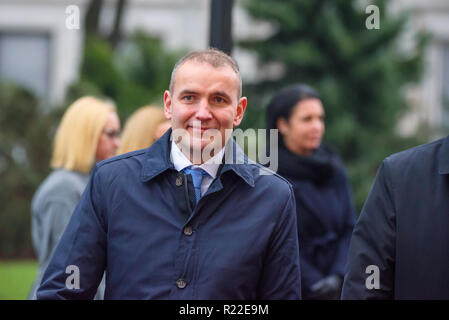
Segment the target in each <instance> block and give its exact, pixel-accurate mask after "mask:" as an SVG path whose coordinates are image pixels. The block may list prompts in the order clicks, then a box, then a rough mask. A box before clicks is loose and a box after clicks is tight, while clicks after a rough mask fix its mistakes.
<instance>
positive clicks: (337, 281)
mask: <svg viewBox="0 0 449 320" xmlns="http://www.w3.org/2000/svg"><path fill="white" fill-rule="evenodd" d="M267 120H268V121H267V124H268V128H269V129H278V130H279V141H278V146H279V149H278V155H279V158H278V174H280V175H281V176H283V177H285V178H287V179H288V180H289V181H290V183H291V184H292V186H293V190H294V192H295V198H296V207H297V222H298V235H299V247H300V258H301V274H302V275H301V281H302V296H303V298H304V299H339V297H340V293H341V286H342V282H343V275H344V265H345V263H346V256H347V251H348V247H349V242H350V238H351V233H352V229H353V226H354V220H355V211H354V207H353V204H352V200H351V196H350V187H349V182H348V179H347V177H346V174H345V171H344V168H343V166H342V164H341V162H340V161H339V159H338V157H337V156H336V154H335V153H334V152H333V151H332V150H331V149H330V148H329V147H326V146H325V145H324V144H322V138H323V134H324V129H325V125H324V107H323V104H322V101H321V98H320V96H319V94H318V92H317V91H316V90H314V89H313V88H311V87H309V86H307V85H303V84H298V85H292V86H289V87H285V88H283V89H282V90H280V91H279V92H278V93H277V94H276V95H275V96H274V97H273V99H272V100H271V102H270V104H269V106H268V110H267Z"/></svg>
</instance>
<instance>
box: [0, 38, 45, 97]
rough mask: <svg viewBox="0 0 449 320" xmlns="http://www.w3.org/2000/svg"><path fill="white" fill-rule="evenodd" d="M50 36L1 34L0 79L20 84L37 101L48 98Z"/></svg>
mask: <svg viewBox="0 0 449 320" xmlns="http://www.w3.org/2000/svg"><path fill="white" fill-rule="evenodd" d="M50 42H51V40H50V35H49V34H47V33H22V32H0V78H1V80H3V81H7V82H12V83H15V84H18V85H21V86H23V87H25V88H27V89H29V90H30V91H32V92H33V93H34V94H36V95H37V96H38V97H40V98H48V96H49V85H50V49H51V47H50V44H51V43H50Z"/></svg>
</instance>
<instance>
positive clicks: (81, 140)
mask: <svg viewBox="0 0 449 320" xmlns="http://www.w3.org/2000/svg"><path fill="white" fill-rule="evenodd" d="M110 113H115V107H114V105H113V104H110V103H106V102H103V101H101V100H99V99H96V98H94V97H82V98H79V99H78V100H76V101H75V102H73V103H72V104H71V105H70V106H69V107H68V108H67V110H66V112H65V113H64V115H63V117H62V119H61V122H60V124H59V127H58V129H57V131H56V136H55V140H54V144H53V156H52V159H51V163H50V165H51V167H52V168H54V169H56V168H64V169H66V170H73V171H78V172H82V173H88V172H90V170H91V169H92V166H93V164H94V162H95V153H96V150H97V145H98V141H99V139H100V135H101V133H102V131H103V128H104V126H105V125H106V121H107V118H108V116H109V114H110Z"/></svg>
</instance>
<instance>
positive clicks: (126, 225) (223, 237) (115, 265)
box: [37, 130, 301, 299]
mask: <svg viewBox="0 0 449 320" xmlns="http://www.w3.org/2000/svg"><path fill="white" fill-rule="evenodd" d="M170 134H171V130H169V131H168V132H167V133H166V134H165V135H164V136H163V137H162V138H161V139H159V140H158V141H156V142H155V143H154V144H153V145H152V146H151V147H150V148H148V149H144V150H140V151H135V152H131V153H128V154H125V155H121V156H117V157H114V158H111V159H108V160H105V161H103V162H101V163H99V164H98V165H97V166H96V167H95V169H94V172H93V174H92V176H91V179H90V181H89V184H88V186H87V188H86V190H85V192H84V194H83V195H82V198H81V200H80V202H79V204H78V205H77V207H76V209H75V211H74V213H73V216H72V219H71V221H70V223H69V225H68V227H67V229H66V231H65V232H64V235H63V237H62V239H61V242H60V243H59V245H58V247H57V249H56V251H55V254H54V255H53V258H52V260H51V262H50V265H49V267H48V268H47V270H46V272H45V275H44V278H43V281H42V283H41V286H40V288H39V290H38V293H37V297H38V299H90V298H93V296H94V294H95V291H96V289H97V286H98V284H99V283H100V280H101V276H102V274H103V270H106V290H105V299H299V298H300V290H301V289H300V288H301V284H300V268H299V254H298V239H297V226H296V214H295V199H294V196H293V193H292V190H291V186H290V185H289V183H288V182H287V181H285V180H284V179H283V178H281V177H279V176H278V175H260V170H262V171H265V172H267V169H265V168H264V167H262V166H260V165H257V164H248V163H247V164H223V165H222V166H221V168H220V169H219V172H218V175H217V178H216V179H215V180H214V181H213V183H212V185H211V186H210V187H209V189H208V191H207V192H206V194H205V195H204V196H203V197H202V198H201V199H200V201H199V202H198V204H197V205H195V192H194V188H193V184H192V180H191V176H189V175H184V174H183V173H178V172H177V171H176V170H175V169H174V167H173V163H172V162H171V161H170ZM230 144H231V145H232V146H233V147H234V148H236V149H239V148H238V147H236V144H235V142H234V141H232V142H231V143H230ZM239 150H240V149H239ZM240 152H241V150H240ZM190 207H191V208H192V211H191V210H190ZM69 265H75V266H77V267H78V268H79V271H80V288H79V289H76V288H74V289H68V288H67V287H66V280H67V279H68V277H69V276H71V275H72V274H73V273H70V274H68V273H66V272H65V271H66V268H67V266H69Z"/></svg>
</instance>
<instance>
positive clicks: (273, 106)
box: [267, 83, 321, 129]
mask: <svg viewBox="0 0 449 320" xmlns="http://www.w3.org/2000/svg"><path fill="white" fill-rule="evenodd" d="M307 99H318V100H320V101H321V97H320V95H319V93H318V91H316V90H315V89H314V88H312V87H310V86H308V85H306V84H302V83H298V84H293V85H290V86H287V87H284V88H282V89H281V90H279V91H278V92H277V93H276V94H275V95H274V96H273V98H272V99H271V101H270V103H269V104H268V107H267V129H277V121H278V119H279V118H284V119H285V120H287V121H288V119H290V116H291V115H292V113H293V108H294V107H295V106H296V105H297V104H298V102H300V101H303V100H307Z"/></svg>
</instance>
